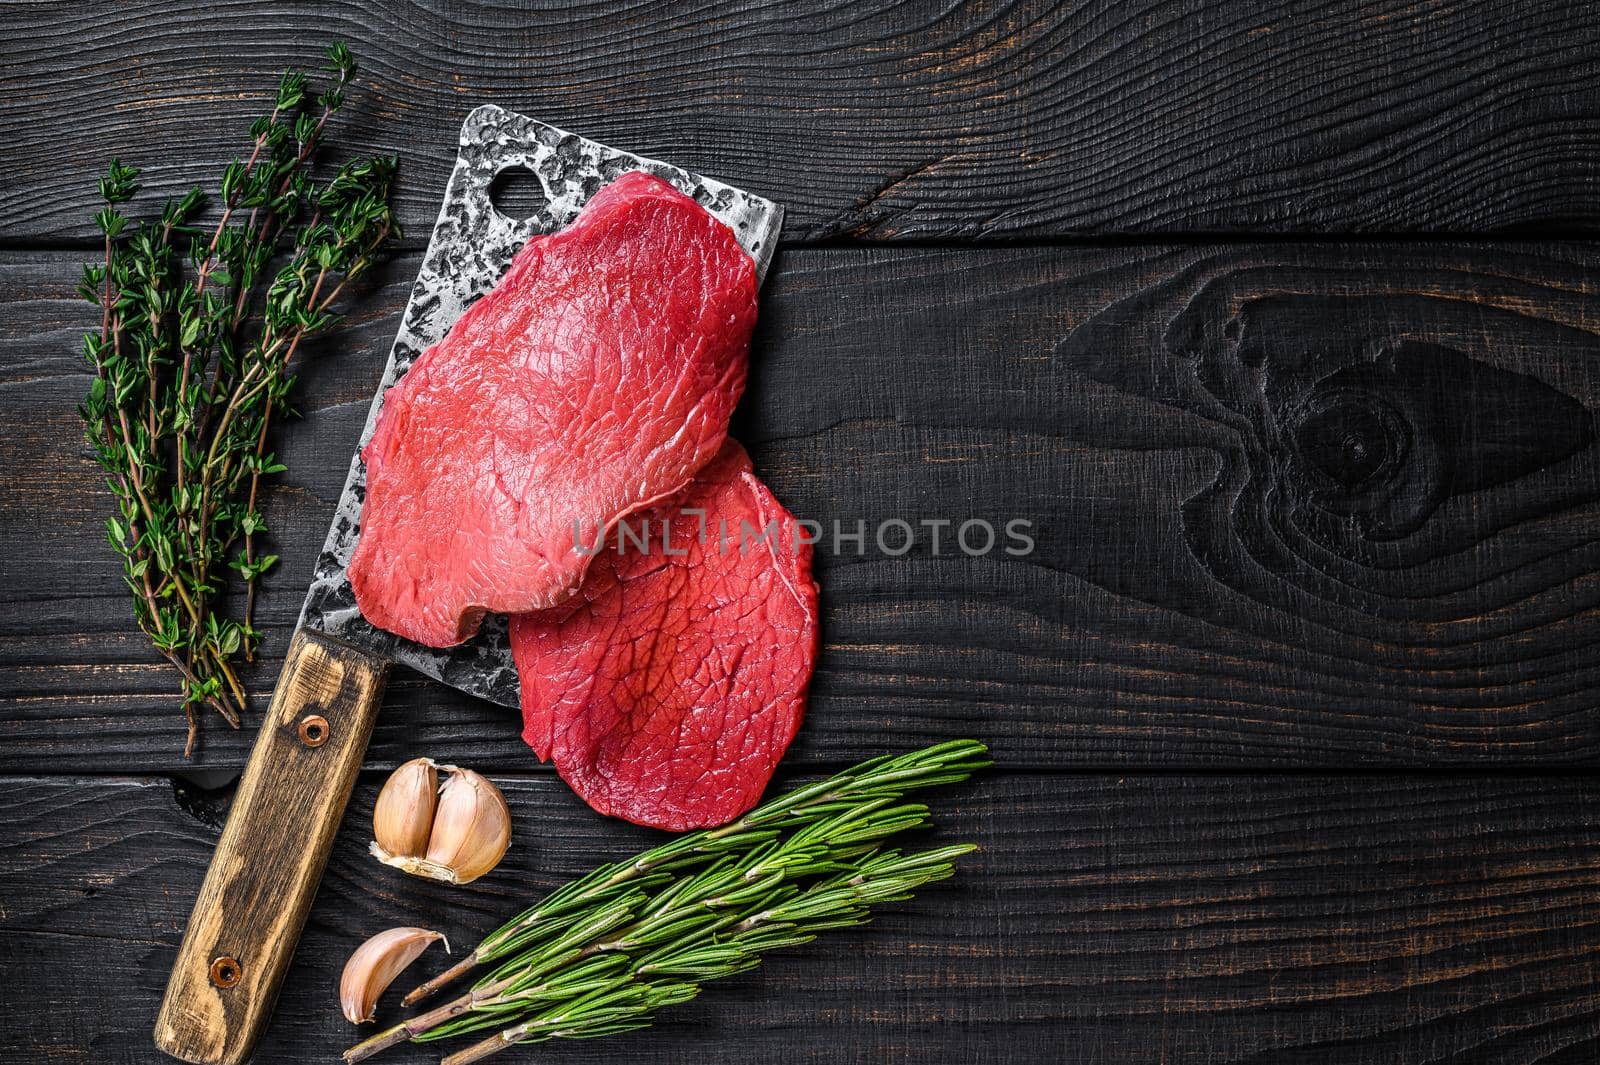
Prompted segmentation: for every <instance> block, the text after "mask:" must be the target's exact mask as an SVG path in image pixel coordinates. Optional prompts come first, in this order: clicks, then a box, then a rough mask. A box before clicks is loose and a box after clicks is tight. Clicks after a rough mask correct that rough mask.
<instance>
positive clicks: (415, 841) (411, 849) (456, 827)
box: [371, 758, 511, 884]
mask: <svg viewBox="0 0 1600 1065" xmlns="http://www.w3.org/2000/svg"><path fill="white" fill-rule="evenodd" d="M441 771H442V772H443V773H444V774H445V780H444V783H443V784H442V785H440V786H439V787H438V789H437V794H435V791H434V784H433V781H435V780H437V779H438V776H437V774H438V773H439V772H441ZM372 833H373V836H374V837H375V838H374V839H373V843H372V847H371V851H372V855H373V857H375V858H377V859H378V860H379V861H381V862H383V863H384V864H385V865H392V866H394V867H395V868H396V869H400V870H403V871H405V872H407V873H410V874H411V875H412V876H422V877H427V878H429V879H431V880H443V881H445V882H446V883H450V884H466V883H470V882H471V881H474V880H476V879H478V877H480V876H482V875H483V874H484V873H487V872H488V871H489V870H491V869H493V868H494V867H495V866H497V865H499V864H500V859H501V858H503V857H504V856H505V853H506V848H507V847H509V846H510V845H511V811H510V809H509V808H508V807H507V806H506V799H505V796H504V795H502V794H500V789H499V788H497V787H495V786H494V785H493V784H492V783H490V782H489V780H488V778H487V777H484V776H483V775H481V774H479V773H474V772H473V771H472V770H470V769H461V768H459V767H457V766H453V765H446V766H441V765H436V764H435V763H434V762H433V761H431V760H430V759H427V758H417V759H413V760H412V761H410V762H407V763H406V764H405V765H403V766H401V767H400V768H399V769H396V770H395V771H394V774H393V775H392V776H390V778H389V780H388V782H387V783H385V784H384V786H383V791H382V792H381V793H380V794H379V796H378V804H377V806H376V807H375V808H374V810H373V816H372Z"/></svg>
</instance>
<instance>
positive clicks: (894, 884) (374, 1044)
mask: <svg viewBox="0 0 1600 1065" xmlns="http://www.w3.org/2000/svg"><path fill="white" fill-rule="evenodd" d="M988 764H989V761H988V758H987V749H986V748H985V747H984V746H983V744H981V743H978V742H976V741H973V740H958V741H953V742H950V743H943V744H938V745H935V746H933V747H928V748H925V749H923V750H920V751H912V752H910V753H908V754H903V755H898V756H885V757H881V758H875V759H872V760H870V761H867V762H863V763H862V764H861V765H858V766H856V767H855V768H853V769H849V770H846V771H845V772H843V773H840V774H838V775H837V776H834V777H831V778H829V779H827V780H823V781H818V782H816V783H814V784H810V785H806V786H805V787H802V788H799V789H796V790H794V791H791V792H788V793H787V794H784V795H781V796H779V797H777V798H775V799H773V800H771V801H769V802H767V803H765V804H763V805H761V806H758V807H757V808H756V809H754V810H752V811H750V812H749V813H748V814H745V815H744V816H743V817H741V818H739V819H738V820H736V821H733V822H732V823H730V824H728V825H724V826H723V827H721V828H716V829H704V830H701V831H698V832H692V833H689V834H687V835H684V836H680V837H678V838H676V839H674V840H672V841H670V842H668V843H665V844H662V845H661V846H659V847H655V848H653V849H651V850H648V851H646V852H644V853H643V854H641V855H639V856H638V857H636V858H634V859H632V860H631V861H626V862H617V863H612V864H609V865H603V866H601V867H599V868H597V869H595V870H593V871H592V872H590V873H589V874H587V875H586V876H584V877H581V878H580V879H578V880H575V881H572V882H571V883H569V884H567V885H565V886H564V887H562V888H560V889H558V890H557V891H555V892H554V893H552V894H551V895H549V896H547V897H546V898H545V899H544V900H542V901H541V902H539V903H538V904H537V905H535V906H533V907H531V908H529V909H528V910H525V911H524V912H523V913H521V914H518V915H517V916H516V917H514V918H512V919H511V920H510V921H508V922H506V924H504V925H502V926H501V927H500V928H499V929H497V930H495V931H494V932H492V933H490V935H489V936H488V937H486V938H485V939H484V940H483V942H481V943H480V944H478V947H477V948H476V949H475V950H474V951H473V952H472V953H471V954H470V955H469V956H468V957H467V958H466V959H465V961H464V962H462V963H460V964H457V965H456V966H454V967H453V968H451V969H450V970H449V971H448V972H446V973H444V974H442V975H441V976H439V977H436V978H435V979H433V980H430V981H428V982H427V983H425V984H423V985H422V986H421V987H419V988H418V989H417V990H416V991H414V992H412V994H411V995H408V996H407V998H406V1002H407V1003H411V1002H415V1001H416V1000H417V999H419V998H421V997H424V996H426V995H427V994H429V993H431V992H432V991H435V990H437V989H438V988H440V987H442V986H444V985H445V984H446V983H449V982H450V981H451V980H453V979H455V978H456V977H458V976H460V975H462V974H464V973H465V972H468V971H470V970H472V969H474V968H477V967H478V966H480V965H484V964H487V963H491V962H498V963H499V964H498V965H497V966H496V967H495V968H494V969H493V970H492V971H490V972H489V973H488V974H487V975H485V976H483V977H482V978H481V979H479V980H478V982H477V983H476V984H475V985H474V986H473V988H472V990H471V991H469V992H467V993H466V994H464V995H462V996H461V997H459V998H457V999H455V1000H454V1001H451V1002H448V1003H446V1004H445V1005H443V1006H439V1007H437V1008H435V1009H432V1010H429V1011H428V1012H426V1013H423V1014H419V1015H418V1016H416V1017H413V1018H411V1019H409V1020H406V1021H403V1022H401V1023H400V1024H397V1025H395V1026H393V1027H392V1028H389V1029H387V1030H385V1031H383V1032H379V1033H378V1034H377V1035H375V1036H373V1037H371V1038H370V1039H367V1040H366V1041H364V1042H362V1043H359V1044H357V1045H356V1046H354V1047H351V1048H350V1049H349V1050H347V1051H346V1052H345V1055H344V1058H345V1061H346V1063H347V1065H355V1063H357V1062H360V1061H364V1060H366V1059H367V1058H369V1057H371V1056H373V1055H374V1054H377V1053H378V1052H379V1051H382V1050H384V1049H386V1048H388V1047H391V1046H396V1045H398V1044H400V1043H404V1042H430V1041H433V1040H436V1039H447V1038H450V1037H452V1036H459V1035H463V1034H466V1033H469V1032H477V1031H483V1030H486V1029H491V1028H492V1029H498V1031H497V1032H496V1034H495V1035H493V1036H491V1037H490V1038H488V1039H486V1040H484V1041H482V1042H479V1043H477V1044H474V1045H473V1046H470V1047H468V1048H467V1049H465V1050H462V1051H459V1052H457V1053H456V1054H453V1055H451V1056H450V1057H447V1058H445V1059H444V1060H445V1063H446V1065H467V1063H470V1062H475V1061H479V1060H482V1059H483V1058H486V1057H488V1056H490V1055H491V1054H495V1053H498V1052H499V1051H501V1050H504V1049H505V1048H506V1047H508V1046H512V1045H514V1044H516V1043H526V1042H539V1041H542V1040H545V1039H556V1038H565V1039H580V1038H590V1037H594V1036H602V1035H611V1034H614V1033H617V1032H625V1031H630V1030H632V1029H635V1028H642V1027H645V1026H647V1025H649V1024H650V1023H651V1021H652V1019H653V1016H654V1014H655V1012H656V1011H657V1010H658V1009H661V1008H662V1007H664V1006H668V1005H673V1004H676V1003H679V1002H684V1001H687V1000H688V999H690V998H693V997H694V996H695V995H696V994H697V993H698V991H699V987H700V985H701V984H703V983H706V982H708V981H711V980H717V979H721V978H722V977H725V976H731V975H733V974H734V973H739V972H743V971H745V970H746V969H750V968H753V967H754V966H756V965H758V964H760V961H761V956H762V955H763V954H765V953H766V952H767V951H770V950H776V949H779V948H783V947H791V946H798V945H800V944H803V943H808V942H810V941H811V940H812V939H813V938H815V937H816V936H817V935H818V934H819V933H821V932H824V931H828V930H830V929H835V928H847V927H851V926H853V925H859V924H863V923H865V922H866V921H868V920H869V919H870V915H871V908H872V907H873V906H876V905H879V904H881V903H885V902H893V901H898V900H901V899H906V898H910V897H911V894H912V892H914V891H915V890H916V889H917V888H919V887H921V886H922V885H924V884H928V883H932V882H934V881H936V880H943V879H945V878H946V877H948V876H950V875H951V874H952V873H953V871H954V869H953V865H952V863H953V862H954V860H955V859H956V858H958V857H960V856H961V855H963V854H966V853H967V852H969V851H971V850H972V849H973V848H972V847H971V846H969V845H957V846H950V847H941V848H937V849H934V850H927V851H921V852H916V853H910V854H906V853H902V852H901V851H900V850H898V849H895V848H891V847H889V846H887V841H888V840H889V839H890V837H892V836H896V835H898V834H900V833H902V832H906V831H909V830H911V829H914V828H919V827H922V826H924V825H926V824H928V822H929V811H928V808H927V807H926V806H924V805H922V804H920V803H914V802H906V801H904V800H905V797H906V795H907V794H908V793H910V792H912V791H915V790H920V789H923V788H928V787H933V786H935V785H939V784H948V783H954V782H956V781H960V780H965V779H966V778H967V777H968V776H969V775H970V774H971V773H973V772H975V771H976V770H978V769H981V768H983V767H985V766H987V765H988Z"/></svg>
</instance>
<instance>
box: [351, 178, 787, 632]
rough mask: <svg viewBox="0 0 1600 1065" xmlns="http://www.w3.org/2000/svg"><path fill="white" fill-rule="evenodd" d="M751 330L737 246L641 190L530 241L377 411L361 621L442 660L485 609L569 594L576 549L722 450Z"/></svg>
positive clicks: (581, 563) (631, 188)
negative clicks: (435, 651) (438, 650)
mask: <svg viewBox="0 0 1600 1065" xmlns="http://www.w3.org/2000/svg"><path fill="white" fill-rule="evenodd" d="M755 318H756V276H755V266H754V264H753V263H752V262H751V260H750V257H749V256H748V255H746V254H745V252H744V251H743V249H741V248H740V247H739V243H738V241H737V240H736V239H735V238H734V234H733V231H732V230H730V229H729V228H728V227H727V226H726V225H724V224H723V223H721V222H719V221H717V220H716V219H715V218H713V217H712V216H711V215H710V214H708V213H707V212H706V211H705V210H704V209H703V208H701V207H700V206H699V205H698V204H696V203H695V202H694V201H693V200H691V199H690V198H689V197H687V196H685V195H683V194H682V193H680V192H678V191H677V190H676V189H674V188H672V187H671V186H670V185H668V184H666V183H665V182H663V181H661V180H659V179H657V178H655V177H652V176H650V175H647V174H643V173H630V174H625V175H623V176H622V177H620V178H618V179H617V180H616V181H615V182H613V183H612V184H611V185H609V186H607V187H606V188H605V189H602V190H601V191H600V192H599V193H597V194H596V195H595V197H594V199H593V200H591V201H590V202H589V205H588V206H587V207H585V208H584V210H583V213H582V214H580V215H579V216H578V218H577V219H576V220H575V221H574V222H573V223H572V225H571V226H569V227H568V228H566V229H565V230H563V231H562V232H560V233H557V234H555V235H553V236H549V237H544V238H535V239H534V240H531V241H529V242H528V244H527V246H526V247H524V248H523V249H522V250H521V251H519V252H518V253H517V256H516V258H515V259H514V260H513V261H512V263H511V268H510V269H509V270H508V271H507V273H506V275H505V277H504V279H502V280H501V281H500V283H499V284H498V285H496V286H495V288H494V290H493V291H491V292H490V293H489V294H488V295H486V296H484V297H483V298H482V299H481V300H479V301H478V302H477V303H475V304H474V305H473V306H472V307H471V308H469V309H468V310H467V312H466V313H465V314H463V315H462V316H461V319H460V320H459V321H458V322H457V323H456V324H455V326H454V327H453V328H452V329H451V330H450V333H449V334H448V335H447V336H446V337H445V338H444V339H443V340H441V341H440V342H439V343H438V344H435V345H434V346H433V347H431V348H429V349H428V350H427V351H425V352H423V353H422V354H421V355H420V356H419V357H418V358H417V360H416V362H415V363H414V364H413V365H412V367H411V369H410V371H409V372H407V373H406V375H405V376H404V377H403V378H401V380H400V382H399V384H397V385H396V386H395V387H394V388H393V389H392V390H391V391H390V392H389V394H388V396H387V397H386V398H385V400H384V405H383V411H382V413H381V414H380V415H379V418H378V424H377V427H376V429H375V430H374V432H373V436H372V439H371V441H370V442H369V443H368V444H367V447H366V450H365V451H364V452H363V455H364V457H365V459H366V463H367V498H366V502H365V505H364V509H363V511H362V515H361V533H360V540H359V541H358V543H357V545H356V550H355V555H354V557H353V558H352V559H351V562H350V582H351V584H352V586H353V587H354V590H355V596H356V602H357V604H358V605H359V606H360V608H361V612H362V614H363V615H365V616H366V618H367V620H368V621H370V622H372V623H373V624H374V625H377V626H379V627H380V628H384V629H388V630H389V631H391V632H395V633H398V634H400V635H401V636H404V637H406V638H408V639H411V640H415V641H417V642H419V643H424V644H427V645H429V646H432V647H447V646H449V645H451V644H456V643H460V642H461V641H462V640H464V639H466V638H468V637H469V636H471V635H472V634H473V633H474V632H476V631H477V628H478V624H479V622H480V621H481V620H482V618H483V615H484V614H485V613H486V612H491V611H493V612H505V613H517V612H521V611H528V610H540V609H543V608H545V607H549V606H553V605H555V604H556V603H559V602H561V601H562V600H563V599H565V598H566V597H567V596H569V595H570V594H571V593H572V591H573V589H575V588H576V587H577V586H578V584H579V582H580V581H581V580H582V578H583V573H584V569H585V568H586V567H587V565H588V562H589V558H588V557H587V556H585V555H584V554H582V553H580V552H579V551H578V550H576V549H575V546H576V544H577V543H580V542H581V543H586V544H587V543H592V542H594V540H595V538H596V537H597V536H598V535H599V534H600V533H602V532H603V531H604V530H605V529H606V528H608V527H609V526H610V525H611V524H612V523H613V522H614V521H616V520H617V519H618V518H619V517H621V516H623V515H625V514H628V513H631V512H632V511H634V510H637V509H639V508H640V507H643V506H646V505H648V504H650V503H652V502H655V501H656V500H659V499H663V498H665V497H667V496H670V495H672V494H673V493H675V492H677V491H678V490H679V489H680V488H682V487H683V486H684V485H685V484H687V483H688V482H689V479H690V478H691V477H693V476H694V474H695V471H697V470H699V469H700V467H701V466H703V465H705V463H706V462H707V461H709V460H710V459H711V458H712V456H714V455H715V454H716V453H717V449H718V448H720V447H721V446H722V442H723V440H724V438H725V437H726V434H727V425H728V417H729V415H730V414H731V413H732V412H733V408H734V405H735V404H736V403H737V402H738V399H739V394H740V393H741V392H742V391H743V389H744V383H745V373H746V367H747V362H748V354H749V344H750V331H751V329H752V327H753V326H754V324H755Z"/></svg>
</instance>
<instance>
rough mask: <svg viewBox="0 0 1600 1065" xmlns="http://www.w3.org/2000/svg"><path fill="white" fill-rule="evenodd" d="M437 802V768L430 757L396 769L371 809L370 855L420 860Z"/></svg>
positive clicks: (381, 857)
mask: <svg viewBox="0 0 1600 1065" xmlns="http://www.w3.org/2000/svg"><path fill="white" fill-rule="evenodd" d="M438 802H439V767H438V763H436V762H434V760H433V759H432V758H413V759H412V760H411V761H409V762H407V763H406V764H405V765H402V766H401V767H400V768H399V769H396V770H395V771H394V772H393V773H391V774H390V775H389V779H388V780H386V781H385V782H384V785H383V790H382V791H380V792H379V793H378V802H377V804H376V805H375V806H374V807H373V808H372V837H373V844H372V848H373V850H372V853H373V854H375V855H377V856H378V858H379V859H381V860H383V861H388V860H389V859H390V858H421V857H422V856H423V854H425V853H426V852H427V850H428V837H429V835H430V834H431V833H432V831H433V817H434V810H435V809H436V808H437V806H438ZM380 852H381V853H380Z"/></svg>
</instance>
